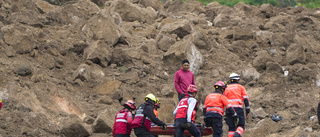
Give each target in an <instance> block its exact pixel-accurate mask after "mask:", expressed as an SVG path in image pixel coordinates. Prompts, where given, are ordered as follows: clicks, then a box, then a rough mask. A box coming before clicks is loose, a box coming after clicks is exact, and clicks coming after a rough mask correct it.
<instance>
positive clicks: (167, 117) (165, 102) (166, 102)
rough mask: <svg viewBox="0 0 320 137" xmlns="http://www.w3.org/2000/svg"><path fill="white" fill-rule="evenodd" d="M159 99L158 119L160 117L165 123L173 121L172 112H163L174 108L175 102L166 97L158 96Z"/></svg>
mask: <svg viewBox="0 0 320 137" xmlns="http://www.w3.org/2000/svg"><path fill="white" fill-rule="evenodd" d="M159 100H160V103H161V104H160V108H159V109H158V112H159V119H161V120H162V121H163V122H165V123H174V116H173V114H172V113H164V112H165V111H166V110H174V109H175V107H176V106H175V102H174V101H173V100H171V99H167V98H159Z"/></svg>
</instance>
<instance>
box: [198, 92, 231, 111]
mask: <svg viewBox="0 0 320 137" xmlns="http://www.w3.org/2000/svg"><path fill="white" fill-rule="evenodd" d="M225 107H227V109H228V108H229V107H231V104H230V103H229V102H228V98H227V97H226V96H225V95H223V94H220V93H211V94H209V95H208V96H207V97H206V101H205V103H204V108H206V112H209V111H211V112H214V113H218V114H220V115H221V116H223V114H224V108H225Z"/></svg>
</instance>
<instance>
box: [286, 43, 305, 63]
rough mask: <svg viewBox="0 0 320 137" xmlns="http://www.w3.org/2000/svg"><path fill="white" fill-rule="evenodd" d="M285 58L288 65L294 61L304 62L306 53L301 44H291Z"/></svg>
mask: <svg viewBox="0 0 320 137" xmlns="http://www.w3.org/2000/svg"><path fill="white" fill-rule="evenodd" d="M286 59H287V61H288V63H289V64H290V65H293V64H296V63H302V64H304V63H305V61H306V53H305V51H304V49H303V46H301V45H296V44H291V45H290V46H289V47H288V49H287V54H286Z"/></svg>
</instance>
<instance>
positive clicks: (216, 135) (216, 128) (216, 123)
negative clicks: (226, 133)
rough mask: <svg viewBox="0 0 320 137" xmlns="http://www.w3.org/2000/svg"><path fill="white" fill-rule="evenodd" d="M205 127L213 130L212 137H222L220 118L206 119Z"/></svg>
mask: <svg viewBox="0 0 320 137" xmlns="http://www.w3.org/2000/svg"><path fill="white" fill-rule="evenodd" d="M207 125H208V126H210V127H212V129H213V137H222V135H223V130H222V127H223V124H222V117H208V118H207Z"/></svg>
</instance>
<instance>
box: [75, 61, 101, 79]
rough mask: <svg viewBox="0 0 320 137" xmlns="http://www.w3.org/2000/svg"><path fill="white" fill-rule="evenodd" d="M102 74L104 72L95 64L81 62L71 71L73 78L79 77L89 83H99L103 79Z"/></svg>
mask: <svg viewBox="0 0 320 137" xmlns="http://www.w3.org/2000/svg"><path fill="white" fill-rule="evenodd" d="M104 76H105V74H104V72H103V71H102V70H101V69H100V68H99V67H98V66H97V65H92V66H89V65H87V64H81V65H80V66H79V67H78V69H77V70H76V71H75V72H74V73H73V78H74V80H76V79H80V80H81V81H88V82H90V83H99V82H101V81H102V80H103V78H104Z"/></svg>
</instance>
